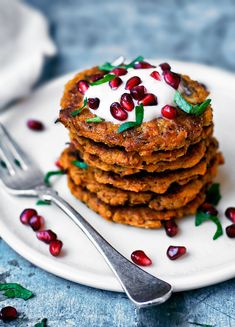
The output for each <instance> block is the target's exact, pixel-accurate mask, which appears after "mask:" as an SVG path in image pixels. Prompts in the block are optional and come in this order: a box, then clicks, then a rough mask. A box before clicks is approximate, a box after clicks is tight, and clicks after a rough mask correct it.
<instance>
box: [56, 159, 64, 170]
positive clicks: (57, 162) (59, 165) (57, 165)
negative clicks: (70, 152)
mask: <svg viewBox="0 0 235 327" xmlns="http://www.w3.org/2000/svg"><path fill="white" fill-rule="evenodd" d="M55 166H56V167H58V168H59V169H61V170H63V169H64V167H63V166H62V165H61V163H60V160H59V159H58V160H56V161H55Z"/></svg>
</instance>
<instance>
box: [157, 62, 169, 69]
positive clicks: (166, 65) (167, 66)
mask: <svg viewBox="0 0 235 327" xmlns="http://www.w3.org/2000/svg"><path fill="white" fill-rule="evenodd" d="M159 66H160V67H161V69H162V71H166V70H171V66H170V65H169V64H168V63H167V62H163V63H162V64H160V65H159Z"/></svg>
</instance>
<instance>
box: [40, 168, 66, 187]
mask: <svg viewBox="0 0 235 327" xmlns="http://www.w3.org/2000/svg"><path fill="white" fill-rule="evenodd" d="M64 174H65V171H64V170H54V171H48V173H47V174H46V175H45V177H44V183H45V184H46V185H47V186H51V183H50V178H51V177H52V176H55V175H64Z"/></svg>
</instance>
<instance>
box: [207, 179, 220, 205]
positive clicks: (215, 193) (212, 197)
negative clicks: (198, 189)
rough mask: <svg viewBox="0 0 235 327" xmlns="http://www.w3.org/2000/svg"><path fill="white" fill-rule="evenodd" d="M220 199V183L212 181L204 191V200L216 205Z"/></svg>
mask: <svg viewBox="0 0 235 327" xmlns="http://www.w3.org/2000/svg"><path fill="white" fill-rule="evenodd" d="M220 199H221V194H220V184H219V183H214V184H212V185H211V186H210V188H209V189H208V191H207V192H206V202H209V203H211V204H213V205H215V206H216V205H217V204H218V203H219V201H220Z"/></svg>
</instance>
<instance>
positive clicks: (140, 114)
mask: <svg viewBox="0 0 235 327" xmlns="http://www.w3.org/2000/svg"><path fill="white" fill-rule="evenodd" d="M143 119H144V107H143V105H142V103H141V104H140V105H139V106H135V121H128V122H126V123H123V124H121V125H120V126H119V127H118V130H117V133H122V132H124V131H126V130H127V129H129V128H132V127H135V126H139V125H141V124H142V122H143Z"/></svg>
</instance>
